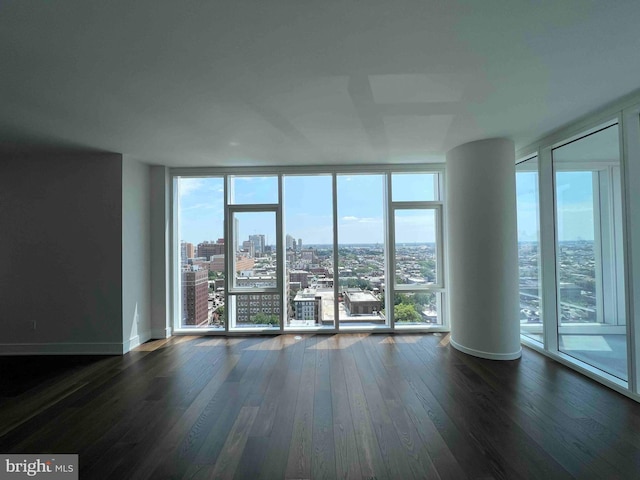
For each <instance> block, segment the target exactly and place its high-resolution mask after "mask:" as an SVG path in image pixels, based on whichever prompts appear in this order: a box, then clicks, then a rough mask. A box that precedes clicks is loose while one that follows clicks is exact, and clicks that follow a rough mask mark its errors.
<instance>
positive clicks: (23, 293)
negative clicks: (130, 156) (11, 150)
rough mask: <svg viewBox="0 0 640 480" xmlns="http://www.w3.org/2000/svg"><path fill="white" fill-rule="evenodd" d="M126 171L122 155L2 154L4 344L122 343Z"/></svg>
mask: <svg viewBox="0 0 640 480" xmlns="http://www.w3.org/2000/svg"><path fill="white" fill-rule="evenodd" d="M122 174H123V172H122V156H121V155H117V154H73V155H55V156H54V155H47V154H38V155H29V156H17V155H14V154H5V155H2V156H0V332H1V333H0V353H121V352H122V340H123V329H122V327H123V322H122V313H123V303H122V291H123V290H122V280H123V272H122V260H123V258H122V238H123V237H122ZM34 327H35V328H34Z"/></svg>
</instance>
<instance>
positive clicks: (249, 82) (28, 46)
mask: <svg viewBox="0 0 640 480" xmlns="http://www.w3.org/2000/svg"><path fill="white" fill-rule="evenodd" d="M639 21H640V2H639V1H638V0H630V1H627V0H611V1H606V2H605V1H588V0H530V1H524V0H482V1H480V0H441V1H433V0H432V1H426V0H423V1H419V0H393V1H392V0H367V1H364V0H361V1H356V0H322V1H317V0H314V1H311V0H217V1H213V0H211V1H205V0H182V1H178V0H175V1H170V2H169V1H159V0H137V1H135V2H132V1H131V0H126V1H125V0H109V1H104V0H95V1H94V0H56V1H45V0H41V1H24V0H3V1H1V2H0V72H1V73H0V142H2V143H5V144H12V145H18V146H20V145H30V146H33V145H36V146H51V145H56V146H61V147H64V148H83V149H84V148H89V149H97V150H106V151H113V152H120V153H123V154H125V155H127V157H129V158H135V159H139V160H141V161H144V162H148V163H153V164H164V165H171V166H204V165H227V166H228V165H297V164H327V163H330V164H338V163H377V162H382V163H387V162H397V163H400V162H402V163H405V162H425V161H442V160H443V159H444V154H445V153H446V151H447V150H449V149H450V148H453V147H455V146H457V145H459V144H461V143H464V142H467V141H471V140H477V139H481V138H488V137H494V136H506V137H510V138H512V139H513V140H514V141H515V142H516V146H517V147H523V146H525V145H526V144H528V143H530V142H532V141H534V140H535V139H537V138H539V137H541V136H542V135H544V134H546V133H548V132H550V131H552V130H554V129H556V128H558V127H560V126H562V125H564V124H566V123H567V122H570V121H572V120H574V119H576V118H577V117H579V116H581V115H584V114H586V113H588V112H590V111H593V110H594V109H597V108H599V107H601V106H602V105H604V104H606V103H608V102H611V101H614V100H615V99H617V98H619V97H621V96H623V95H625V94H627V93H630V92H632V91H634V90H636V89H638V87H640V83H639V79H640V61H638V60H639V57H638V52H640V35H639V34H638V30H637V28H638V24H639Z"/></svg>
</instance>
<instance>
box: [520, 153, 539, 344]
mask: <svg viewBox="0 0 640 480" xmlns="http://www.w3.org/2000/svg"><path fill="white" fill-rule="evenodd" d="M516 197H517V209H518V265H519V271H520V333H521V334H522V335H525V336H527V337H529V338H531V339H533V340H536V341H538V342H541V343H542V342H543V331H542V325H543V320H542V299H541V296H540V295H541V293H540V292H541V289H542V282H541V281H542V277H541V275H540V271H541V269H540V262H541V256H540V199H539V196H538V158H537V157H536V158H532V159H530V160H527V161H525V162H521V163H519V164H518V165H516Z"/></svg>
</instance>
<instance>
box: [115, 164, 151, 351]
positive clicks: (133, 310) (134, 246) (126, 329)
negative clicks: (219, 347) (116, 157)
mask: <svg viewBox="0 0 640 480" xmlns="http://www.w3.org/2000/svg"><path fill="white" fill-rule="evenodd" d="M149 229H150V204H149V166H148V165H145V164H142V163H140V162H137V161H135V160H132V159H128V158H125V159H124V161H123V163H122V342H123V351H124V352H128V351H129V350H130V349H132V348H135V347H136V346H138V345H140V344H141V343H144V342H146V341H147V340H149V339H150V338H151V312H150V310H151V304H150V303H151V284H150V282H151V278H150V276H151V274H150V252H149V247H150V233H149Z"/></svg>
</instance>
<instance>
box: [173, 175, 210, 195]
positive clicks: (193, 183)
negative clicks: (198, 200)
mask: <svg viewBox="0 0 640 480" xmlns="http://www.w3.org/2000/svg"><path fill="white" fill-rule="evenodd" d="M204 184H205V182H204V180H203V179H201V178H181V179H180V183H179V184H178V191H179V192H180V197H186V196H187V195H191V194H192V193H193V192H197V191H198V190H200V189H202V187H204Z"/></svg>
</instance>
